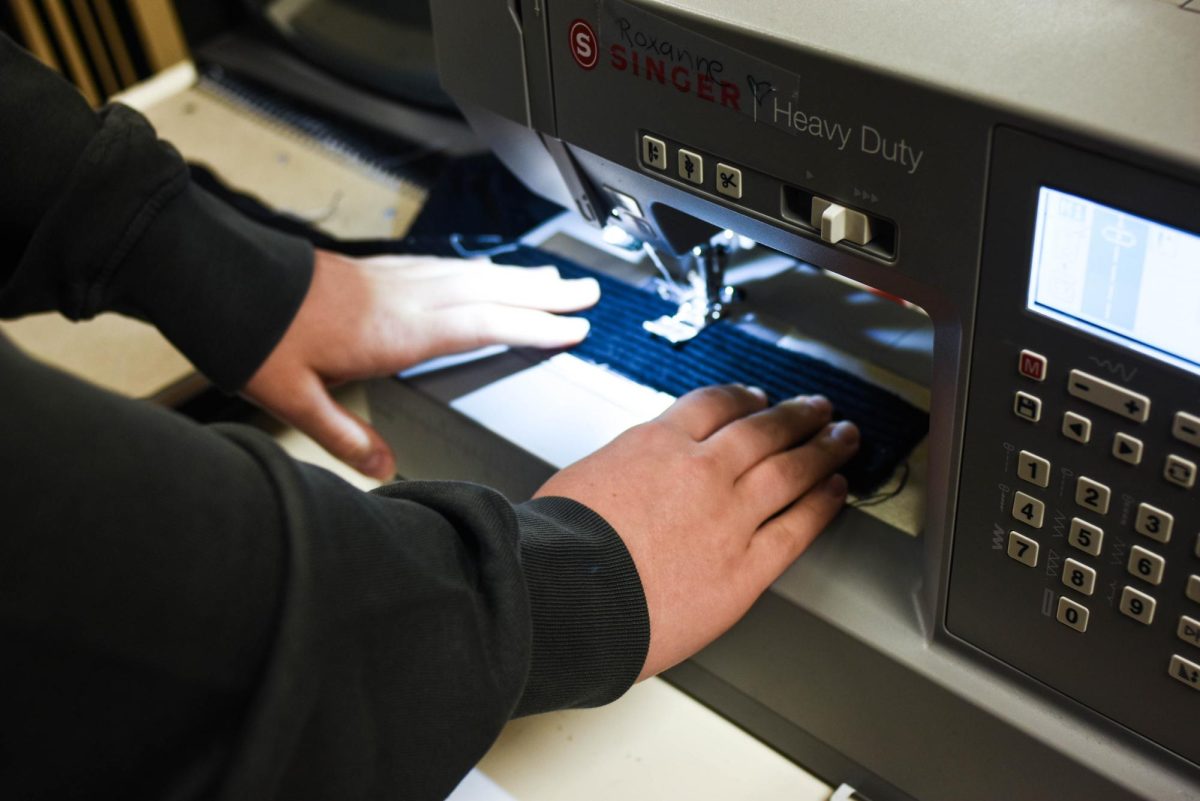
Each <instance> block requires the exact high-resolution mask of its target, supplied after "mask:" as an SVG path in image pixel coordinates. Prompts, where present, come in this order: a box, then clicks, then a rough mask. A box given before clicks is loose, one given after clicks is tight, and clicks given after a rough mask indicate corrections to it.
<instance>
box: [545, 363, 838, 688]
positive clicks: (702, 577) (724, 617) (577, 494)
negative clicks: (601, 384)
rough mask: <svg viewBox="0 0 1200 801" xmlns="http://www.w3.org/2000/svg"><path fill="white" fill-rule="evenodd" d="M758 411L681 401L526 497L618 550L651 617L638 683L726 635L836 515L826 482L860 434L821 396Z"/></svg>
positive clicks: (751, 399) (754, 404)
mask: <svg viewBox="0 0 1200 801" xmlns="http://www.w3.org/2000/svg"><path fill="white" fill-rule="evenodd" d="M766 405H767V404H766V399H765V396H764V395H763V394H762V393H761V391H755V390H750V389H746V388H744V387H739V386H720V387H708V388H705V389H699V390H696V391H694V392H690V393H688V394H687V395H684V396H683V397H682V398H680V399H679V400H678V401H676V402H675V404H674V405H672V406H671V407H670V408H669V409H667V410H666V411H665V412H663V413H662V414H661V415H660V416H659V417H657V418H655V419H654V420H652V421H650V422H648V423H645V424H643V425H640V426H636V427H635V428H632V429H630V430H629V431H627V432H625V433H624V434H622V435H621V436H619V437H617V438H616V439H615V440H613V441H612V442H611V443H609V444H608V445H606V446H604V447H603V448H601V449H600V450H598V451H596V453H594V454H592V455H591V456H588V457H587V458H585V459H582V460H580V461H579V462H576V463H575V464H573V465H571V466H570V467H567V468H565V469H564V470H562V471H560V472H558V473H556V474H555V475H554V476H552V477H551V478H550V480H549V481H547V482H546V483H545V484H544V485H543V486H542V487H541V489H539V490H538V492H537V496H538V497H544V496H551V495H554V496H562V497H566V498H572V499H574V500H577V501H579V502H580V503H583V504H584V505H586V506H588V507H589V508H591V509H592V510H593V511H595V512H596V513H597V514H599V515H600V516H601V517H603V518H604V519H605V520H607V521H608V523H609V524H610V525H611V526H612V527H613V528H614V529H615V530H616V532H617V534H618V535H620V537H621V539H622V540H623V541H624V542H625V545H626V547H627V548H628V549H629V553H630V555H631V556H632V557H633V562H634V564H635V565H636V566H637V571H638V575H639V576H640V578H641V581H642V587H643V589H644V591H645V594H646V604H647V607H648V608H649V613H650V648H649V651H648V653H647V655H646V663H645V665H644V666H643V668H642V672H641V675H640V676H639V677H638V679H639V680H641V679H645V678H647V677H649V676H653V675H655V674H657V673H660V672H662V671H663V670H666V669H667V668H669V667H671V666H672V665H674V664H677V663H678V662H681V661H683V660H684V659H686V658H687V657H689V656H691V655H692V654H693V653H695V652H696V651H698V650H700V649H701V648H703V647H704V646H705V645H707V644H708V643H709V642H711V641H712V640H714V639H716V638H717V637H718V636H720V635H721V634H722V633H723V632H725V630H726V629H728V628H729V627H730V626H732V625H733V624H734V623H735V622H736V621H737V620H738V618H740V617H741V616H742V615H743V614H745V612H746V610H748V609H749V608H750V605H751V604H752V603H753V602H754V600H755V599H756V598H758V596H759V595H761V594H762V592H763V591H764V590H766V588H767V587H768V586H769V585H770V583H771V582H772V581H774V580H775V579H776V578H778V577H779V575H780V574H781V573H782V572H783V571H784V569H785V568H787V566H788V565H789V564H791V563H792V561H793V560H795V559H796V557H797V556H799V555H800V553H801V552H803V551H804V549H805V548H806V547H808V544H809V543H810V542H812V541H813V539H814V538H815V537H816V536H817V534H819V533H820V532H821V530H822V529H823V528H825V526H826V524H828V523H829V521H830V520H832V519H833V517H834V515H836V514H837V512H838V510H839V509H840V508H841V507H842V504H843V501H844V500H845V497H846V480H845V479H844V478H843V477H842V476H841V475H838V474H836V473H834V471H835V470H837V468H838V467H839V466H841V465H842V464H843V463H844V462H845V461H846V460H847V459H849V458H850V457H851V456H852V455H853V454H854V452H855V451H856V450H857V449H858V429H857V428H856V427H855V426H854V425H853V424H851V423H849V422H840V423H832V424H831V423H830V413H831V410H830V404H829V401H828V400H826V399H825V398H822V397H819V396H815V397H802V398H797V399H795V400H790V401H785V402H783V403H780V404H778V405H776V406H774V407H772V408H769V409H767V408H765V407H766Z"/></svg>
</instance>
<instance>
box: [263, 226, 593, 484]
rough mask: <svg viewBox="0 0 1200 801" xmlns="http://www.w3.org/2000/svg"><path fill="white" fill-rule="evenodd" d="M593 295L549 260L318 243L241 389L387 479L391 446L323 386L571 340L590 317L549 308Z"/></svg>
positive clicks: (569, 307)
mask: <svg viewBox="0 0 1200 801" xmlns="http://www.w3.org/2000/svg"><path fill="white" fill-rule="evenodd" d="M599 298H600V287H599V285H598V284H597V283H596V281H595V280H594V279H591V278H585V279H575V280H564V279H562V278H561V277H559V274H558V270H557V269H555V268H554V267H538V268H526V267H500V266H497V265H493V264H490V263H487V262H483V261H464V260H461V259H443V258H435V257H426V256H381V257H375V258H371V259H351V258H347V257H344V256H339V255H337V254H335V253H330V252H328V251H322V250H318V251H317V254H316V263H315V266H314V268H313V278H312V285H311V286H310V287H309V290H308V294H307V296H305V298H304V302H303V303H302V304H301V306H300V309H299V311H298V312H297V313H296V317H295V319H293V320H292V323H291V325H290V326H289V327H288V329H287V331H286V332H285V333H284V335H283V339H281V340H280V342H279V344H278V345H277V346H276V347H275V350H273V351H272V352H271V355H270V356H268V357H267V359H266V361H264V362H263V364H262V366H260V367H259V368H258V371H257V372H256V373H255V374H254V375H253V376H252V377H251V378H250V381H249V382H248V383H247V384H246V386H245V388H244V389H243V393H244V394H245V395H246V396H247V397H248V398H250V399H251V400H253V401H254V402H255V403H257V404H259V405H260V406H262V407H264V408H265V409H267V410H268V411H270V412H272V413H273V414H275V415H276V416H278V417H280V418H281V419H283V420H285V421H286V422H288V423H291V424H292V425H294V426H296V428H298V429H300V430H301V431H303V432H305V433H306V434H308V435H309V436H311V437H312V438H313V439H315V440H316V441H317V442H318V443H320V445H321V446H322V447H324V448H325V449H326V450H328V451H329V452H330V453H332V454H333V455H334V456H336V457H338V458H339V459H341V460H342V461H344V462H346V463H347V464H349V465H351V466H352V467H354V468H356V469H357V470H359V471H361V472H363V473H365V474H367V475H370V476H374V477H376V478H381V479H386V478H389V477H391V476H392V474H393V473H394V472H395V460H394V458H393V456H392V452H391V449H390V448H388V446H387V444H386V443H384V441H383V438H382V437H380V436H379V434H378V432H376V431H375V429H373V428H372V427H371V426H370V425H368V424H367V423H366V422H364V421H363V420H360V419H359V418H358V417H356V416H354V415H353V414H351V413H350V412H349V411H347V410H346V409H345V408H344V407H342V406H341V405H340V404H338V403H337V402H336V401H334V399H333V398H332V397H331V396H330V394H329V391H328V389H327V387H329V386H330V385H334V384H337V383H339V382H342V381H348V380H351V379H355V378H366V377H369V376H377V375H388V374H391V373H395V372H398V371H400V370H403V369H405V368H407V367H411V366H412V365H414V364H417V363H419V362H422V361H425V360H426V359H430V358H433V357H435V356H443V355H447V354H451V353H461V352H465V351H469V350H474V349H475V348H479V347H483V346H485V345H492V344H497V343H501V344H507V345H516V346H526V347H537V348H561V347H568V346H570V345H574V344H577V343H578V342H580V341H581V340H582V339H583V338H584V337H585V336H587V333H588V322H587V320H584V319H582V318H577V317H560V316H558V315H557V314H555V313H556V312H572V311H578V310H579V309H585V308H587V307H589V306H591V305H593V304H594V303H595V302H596V301H597V300H599Z"/></svg>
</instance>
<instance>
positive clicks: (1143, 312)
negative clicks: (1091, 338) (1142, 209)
mask: <svg viewBox="0 0 1200 801" xmlns="http://www.w3.org/2000/svg"><path fill="white" fill-rule="evenodd" d="M1032 268H1033V269H1032V271H1031V274H1030V280H1029V308H1030V309H1031V310H1033V311H1035V312H1038V313H1039V314H1044V315H1046V316H1048V317H1053V318H1054V319H1056V320H1059V321H1061V322H1063V323H1066V324H1067V325H1070V326H1072V327H1074V328H1077V329H1079V330H1082V331H1087V332H1088V333H1091V334H1095V335H1097V336H1100V337H1103V338H1104V339H1107V340H1110V341H1113V342H1115V343H1117V344H1119V345H1122V346H1124V347H1127V348H1132V349H1134V350H1137V351H1139V352H1141V353H1144V354H1146V355H1148V356H1152V357H1154V358H1157V359H1160V360H1162V361H1165V362H1169V363H1171V364H1174V365H1177V366H1180V367H1183V368H1184V369H1187V370H1190V371H1192V372H1196V373H1200V235H1197V234H1193V233H1190V232H1188V231H1183V230H1180V229H1178V228H1172V227H1170V226H1167V225H1163V224H1161V223H1157V222H1154V221H1153V220H1148V219H1146V218H1145V217H1139V216H1137V215H1134V214H1130V213H1128V212H1125V211H1122V210H1120V209H1115V208H1112V207H1111V206H1106V205H1103V204H1101V203H1097V202H1096V201H1094V200H1088V199H1087V198H1083V197H1079V196H1077V195H1071V194H1067V193H1066V192H1061V191H1059V190H1057V189H1051V188H1049V187H1042V188H1041V190H1040V191H1039V194H1038V210H1037V229H1036V232H1035V234H1034V243H1033V264H1032Z"/></svg>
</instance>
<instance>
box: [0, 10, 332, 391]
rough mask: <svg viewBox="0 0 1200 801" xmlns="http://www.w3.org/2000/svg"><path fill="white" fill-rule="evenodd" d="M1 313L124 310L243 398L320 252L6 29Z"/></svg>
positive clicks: (0, 43)
mask: <svg viewBox="0 0 1200 801" xmlns="http://www.w3.org/2000/svg"><path fill="white" fill-rule="evenodd" d="M0 226H2V227H0V234H2V235H0V316H4V317H18V316H20V315H22V314H27V313H29V312H34V311H50V310H58V311H60V312H62V313H63V314H64V315H66V316H67V317H69V318H71V319H73V320H83V319H87V318H90V317H92V316H94V315H96V314H98V313H100V312H102V311H117V312H121V313H124V314H129V315H132V316H135V317H139V318H141V319H143V320H146V321H148V322H151V323H153V324H154V325H155V326H157V327H158V329H159V330H160V331H162V332H163V333H164V334H165V335H166V336H167V338H168V339H170V340H171V341H172V342H173V343H174V344H175V346H176V347H178V348H179V349H180V350H181V351H182V352H183V353H184V355H186V356H187V357H188V358H189V359H190V360H191V361H192V363H193V364H195V365H196V367H197V368H199V369H200V370H201V372H203V373H204V374H205V375H207V376H208V377H209V378H210V379H212V381H213V382H214V383H216V384H217V385H218V386H220V387H222V388H224V389H226V390H236V389H238V388H239V387H241V385H242V384H244V383H245V382H246V380H248V379H249V378H250V376H251V375H253V373H254V371H255V370H256V369H257V368H258V366H259V365H260V364H261V363H262V361H263V360H264V359H265V358H266V356H267V354H268V353H270V352H271V350H272V349H273V348H274V347H275V344H276V343H277V342H278V341H279V339H280V337H282V336H283V332H284V331H285V330H286V329H287V326H288V324H289V323H290V322H291V320H292V317H293V316H294V315H295V312H296V309H297V308H299V305H300V302H301V301H302V300H303V298H304V295H305V292H306V291H307V290H308V284H309V281H310V279H311V277H312V258H313V257H312V249H311V247H310V246H309V245H308V244H307V243H306V242H303V241H302V240H299V239H295V238H293V237H288V236H284V235H282V234H279V233H276V232H274V231H272V230H270V229H268V228H265V227H263V226H260V225H258V224H257V223H253V222H251V221H249V220H247V219H245V218H243V217H242V216H240V215H238V214H237V213H235V212H234V211H232V210H231V209H229V208H228V207H226V206H224V205H223V204H221V203H219V202H218V201H216V200H215V199H214V198H212V197H211V196H209V195H208V194H206V193H205V192H204V191H203V190H201V189H199V188H198V187H196V186H194V185H193V184H192V183H191V182H190V181H189V180H188V174H187V168H186V165H185V164H184V162H183V160H182V159H181V158H180V157H179V154H178V153H177V152H176V151H175V149H174V148H172V147H171V146H170V145H169V144H167V143H165V142H160V141H158V139H157V138H156V137H155V134H154V130H153V129H152V128H151V127H150V125H149V123H147V122H146V121H145V119H143V118H142V117H141V115H139V114H137V113H136V112H134V111H132V110H130V109H128V108H126V107H124V106H119V105H117V106H111V107H109V108H107V109H105V110H104V111H102V112H100V113H98V114H97V113H94V112H92V110H91V109H89V108H88V106H87V104H86V103H85V102H84V101H83V99H82V97H80V96H79V94H78V93H77V92H76V91H75V90H74V89H73V88H72V87H71V86H70V85H69V84H67V83H66V82H65V81H64V80H62V78H60V77H59V76H58V75H56V74H54V73H52V72H51V71H49V70H47V69H45V68H44V67H43V66H42V65H41V64H39V63H37V61H35V60H34V59H33V58H32V56H30V55H29V54H28V53H26V52H25V51H24V50H22V49H20V48H19V47H17V46H16V45H15V44H14V43H13V42H12V41H11V40H9V39H7V38H5V37H4V36H3V35H2V34H0Z"/></svg>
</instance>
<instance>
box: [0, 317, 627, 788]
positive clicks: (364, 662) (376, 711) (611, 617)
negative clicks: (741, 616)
mask: <svg viewBox="0 0 1200 801" xmlns="http://www.w3.org/2000/svg"><path fill="white" fill-rule="evenodd" d="M0 384H2V385H3V387H4V391H3V392H0V419H2V420H4V421H5V425H4V426H0V454H3V459H4V464H5V469H4V476H3V479H4V480H3V481H0V509H3V510H4V522H3V536H0V587H2V588H3V592H0V654H3V655H4V656H3V658H2V659H0V710H3V714H0V798H25V799H36V798H47V799H51V798H53V799H68V798H89V799H99V798H121V799H142V798H145V799H165V798H172V799H174V798H221V799H254V801H266V800H267V799H309V798H312V799H377V798H404V799H441V798H443V797H444V796H445V795H446V793H448V792H449V791H450V789H451V788H452V787H453V786H454V784H455V783H456V782H457V780H458V779H459V778H460V777H461V776H462V774H463V773H465V772H466V771H467V770H468V769H469V768H470V766H471V765H472V764H474V762H475V761H477V760H478V759H479V757H480V756H482V755H483V753H484V751H485V750H486V749H487V747H488V746H489V744H490V743H491V742H492V740H493V739H494V737H495V736H496V734H497V733H498V731H499V730H500V728H501V726H502V725H503V724H504V722H505V721H507V720H508V719H509V718H510V717H511V716H513V715H515V714H525V713H531V712H537V711H541V710H547V709H554V708H562V707H572V706H591V705H597V704H602V703H605V702H607V701H610V700H612V699H614V698H616V697H618V696H619V695H620V694H621V693H623V692H624V691H625V690H626V689H627V688H628V687H629V686H630V685H631V684H632V683H633V681H634V679H635V678H636V677H637V674H638V672H639V671H640V670H641V666H642V664H643V662H644V660H645V654H646V648H647V645H648V641H649V629H648V616H647V613H646V608H645V601H644V597H643V595H642V590H641V585H640V583H639V581H638V577H637V572H636V569H635V568H634V565H633V563H632V560H631V558H630V557H629V554H628V551H627V550H626V549H625V547H624V545H623V543H622V542H621V540H620V538H619V537H618V536H617V535H616V534H615V533H614V532H613V531H612V529H611V528H610V527H609V526H608V525H607V524H606V523H605V522H604V521H603V520H602V519H600V518H599V517H597V516H596V515H595V514H593V513H592V512H590V511H589V510H588V509H586V508H585V507H583V506H581V505H579V504H577V503H575V502H573V501H569V500H565V499H543V500H538V501H533V502H530V503H527V504H523V505H519V506H516V507H514V506H512V505H510V504H509V503H508V502H507V501H506V500H505V499H504V498H503V497H501V496H500V495H499V494H497V493H496V492H494V491H492V490H489V489H486V488H484V487H479V486H475V485H470V484H462V483H453V482H409V483H399V484H393V485H391V486H388V487H384V488H381V489H380V490H378V491H376V492H375V493H371V494H367V493H362V492H359V491H358V490H355V489H354V488H352V487H350V486H349V485H347V484H346V483H344V482H343V481H341V480H340V479H338V478H336V477H335V476H333V475H331V474H329V473H327V472H325V471H323V470H320V469H318V468H314V467H311V466H305V465H301V464H298V463H296V462H293V461H292V460H290V459H289V458H287V456H286V455H284V454H283V453H282V452H281V451H279V449H278V448H277V447H276V446H275V445H274V443H272V442H271V441H270V440H269V439H267V438H266V437H264V436H263V435H261V434H259V433H258V432H255V431H252V430H249V429H243V428H239V427H219V428H217V429H204V428H200V427H198V426H195V425H193V424H191V423H189V422H187V421H185V420H183V419H181V418H179V417H178V416H176V415H174V414H173V413H171V412H168V411H165V410H162V409H159V408H157V407H154V406H152V405H149V404H145V403H139V402H133V401H128V400H125V399H122V398H118V397H116V396H113V395H110V394H107V393H105V392H103V391H100V390H98V389H95V388H93V387H90V386H87V385H85V384H83V383H81V382H79V381H77V380H75V379H73V378H70V377H68V376H65V375H63V374H61V373H57V372H55V371H53V370H51V369H50V368H48V367H46V366H44V365H41V364H38V363H36V362H34V361H32V360H30V359H28V358H26V357H24V356H23V355H21V354H20V353H19V352H18V351H17V350H16V349H14V348H13V347H12V346H11V345H9V344H8V343H6V342H5V341H4V340H3V339H0Z"/></svg>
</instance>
